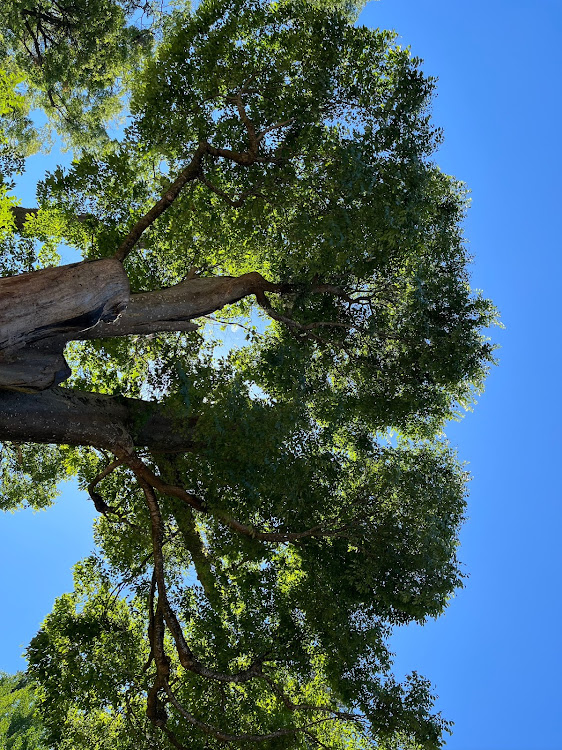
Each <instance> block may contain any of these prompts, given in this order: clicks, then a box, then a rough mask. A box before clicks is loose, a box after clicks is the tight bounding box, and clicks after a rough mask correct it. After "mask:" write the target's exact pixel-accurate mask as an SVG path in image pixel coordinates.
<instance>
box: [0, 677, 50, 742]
mask: <svg viewBox="0 0 562 750" xmlns="http://www.w3.org/2000/svg"><path fill="white" fill-rule="evenodd" d="M36 704H37V701H36V697H35V690H34V686H33V684H32V683H31V681H30V679H29V678H28V677H27V676H26V675H24V674H22V673H18V674H15V675H8V674H5V673H1V672H0V740H1V741H2V747H3V748H4V750H47V746H46V745H45V744H44V743H43V736H44V731H43V727H42V726H41V721H40V719H39V716H38V715H37V705H36Z"/></svg>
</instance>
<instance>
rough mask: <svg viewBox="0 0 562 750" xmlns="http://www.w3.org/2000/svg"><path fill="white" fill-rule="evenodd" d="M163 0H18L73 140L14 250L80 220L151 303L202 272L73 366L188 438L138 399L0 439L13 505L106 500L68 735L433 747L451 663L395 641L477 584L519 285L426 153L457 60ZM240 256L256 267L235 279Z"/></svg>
mask: <svg viewBox="0 0 562 750" xmlns="http://www.w3.org/2000/svg"><path fill="white" fill-rule="evenodd" d="M144 10H145V11H146V13H149V9H148V8H145V9H144ZM139 12H140V11H139V9H138V8H137V6H136V4H135V3H125V2H114V1H113V0H102V1H100V2H90V1H88V2H66V0H64V1H63V0H61V2H60V3H58V2H55V0H36V1H35V2H10V3H5V5H4V6H3V9H2V11H1V12H0V21H1V22H2V24H3V25H4V28H3V31H2V33H3V37H2V38H3V44H4V50H3V54H4V55H5V58H6V60H7V61H8V62H9V70H10V71H12V72H8V73H7V74H6V76H4V77H3V78H0V87H3V88H0V96H3V97H4V99H3V100H0V109H1V108H2V107H3V108H4V109H3V110H2V111H3V112H6V113H8V112H10V113H14V112H15V109H16V107H17V106H19V105H18V103H17V102H18V96H21V95H19V94H16V93H14V91H15V89H14V86H15V85H16V84H17V83H18V81H20V82H21V81H23V84H22V83H20V90H22V91H24V93H26V95H27V97H28V101H32V102H33V105H34V106H38V105H39V106H42V108H43V109H44V111H45V112H46V114H47V116H48V117H49V118H50V123H51V126H52V127H54V128H56V129H58V130H59V132H60V133H62V134H63V136H64V137H65V138H66V139H67V142H68V143H70V144H73V146H74V148H75V160H74V161H73V163H72V165H71V167H70V168H69V169H57V170H56V171H55V172H53V173H52V174H50V175H48V176H47V177H46V179H45V180H43V181H42V182H41V183H40V184H39V186H38V199H39V205H40V210H39V211H38V212H31V213H30V215H29V216H28V218H27V221H26V222H25V223H22V224H21V226H19V227H18V226H17V222H16V221H15V220H14V219H13V217H12V213H13V209H12V208H11V205H12V204H10V203H9V202H8V201H10V200H11V199H10V198H8V197H5V198H4V201H5V208H2V209H1V210H2V211H3V212H4V213H3V214H1V215H0V218H2V216H4V219H3V225H4V229H3V230H2V231H4V232H5V234H6V236H5V237H3V238H2V241H3V243H4V244H3V248H4V250H3V252H4V257H3V259H2V264H3V265H2V267H3V269H4V270H3V275H4V276H7V275H9V274H16V273H20V272H21V271H24V270H29V268H30V267H33V268H38V267H39V266H40V265H42V264H43V265H44V264H45V263H47V262H52V260H53V257H54V252H55V251H56V248H57V246H58V244H59V243H61V242H65V243H67V244H68V245H70V246H72V247H74V248H76V250H78V251H80V252H81V254H82V256H83V257H84V258H85V259H88V260H94V259H99V258H105V257H112V256H113V257H116V258H117V259H118V260H120V261H122V262H123V264H124V267H125V270H126V273H127V276H128V278H129V281H130V284H131V289H132V291H133V292H134V293H136V295H137V296H135V295H133V298H132V299H133V300H135V299H137V300H138V303H137V304H139V305H140V304H141V302H143V301H144V300H147V301H148V300H153V299H156V300H158V299H160V298H159V297H158V296H157V295H158V294H159V290H161V289H162V288H171V287H174V288H177V289H178V290H183V289H185V295H187V297H189V296H190V295H192V296H193V295H195V294H198V295H200V297H204V295H205V294H206V295H207V296H206V297H204V299H203V302H202V303H201V304H200V306H199V308H198V313H197V314H189V315H187V313H186V317H185V320H183V321H182V322H181V325H180V324H179V323H178V325H177V326H176V327H175V328H174V326H173V325H172V324H171V323H169V321H168V322H167V323H166V326H164V325H163V324H162V323H160V327H159V324H158V323H157V322H156V323H154V322H153V323H151V325H152V326H153V327H152V329H150V327H149V324H148V323H147V324H146V333H147V334H149V335H140V334H135V335H123V336H120V337H115V338H111V337H110V336H111V334H110V333H107V332H106V333H104V334H103V337H101V334H100V338H96V333H95V331H96V329H95V328H93V329H92V331H93V333H92V332H91V331H90V333H84V335H83V336H79V335H76V336H74V337H73V338H74V340H72V341H70V343H69V344H68V346H67V350H66V357H67V359H68V361H69V363H70V365H71V368H72V375H71V377H70V378H69V379H68V380H67V381H66V382H65V383H64V386H63V388H62V389H60V391H61V392H62V393H63V394H64V393H66V394H68V393H69V392H70V391H71V389H80V390H82V391H88V392H96V393H102V394H109V395H111V396H113V397H115V398H116V399H118V400H119V403H120V404H123V405H124V406H123V408H125V407H126V406H127V404H132V403H133V402H132V400H131V399H133V398H136V399H143V400H144V401H147V402H150V403H151V407H150V408H151V409H153V411H154V412H155V413H156V411H157V412H158V414H161V415H162V419H164V418H165V419H167V420H168V421H169V425H170V435H171V434H172V433H173V434H178V435H183V434H188V435H189V440H188V444H187V443H186V446H185V449H184V450H181V451H180V450H177V448H174V447H170V449H169V450H158V451H155V450H150V449H148V448H146V447H143V444H140V443H139V441H138V440H136V439H135V437H134V436H135V435H136V434H138V431H139V430H140V428H141V427H142V425H140V426H139V424H138V418H136V419H137V423H135V422H134V420H133V419H131V420H130V421H129V422H128V423H127V430H126V431H122V433H123V434H121V435H120V437H119V438H115V439H114V438H112V439H111V441H109V442H108V441H102V440H100V441H99V443H96V442H95V441H94V442H93V443H92V444H91V445H84V444H81V445H66V444H65V441H64V440H63V439H61V440H60V441H57V442H60V443H61V444H58V445H33V446H30V445H29V446H28V445H20V444H16V443H14V442H10V441H7V440H6V441H4V443H3V448H2V454H1V456H0V461H1V471H2V474H3V477H4V483H3V487H2V490H1V495H0V502H1V503H2V506H3V507H4V508H15V507H18V506H20V505H32V506H35V507H44V506H45V505H48V504H49V503H50V502H51V501H52V499H53V498H54V497H55V495H56V486H57V483H58V482H59V481H60V480H61V479H63V478H66V477H68V476H70V475H74V476H77V477H78V479H79V482H80V483H81V486H82V487H83V488H85V489H88V491H89V492H90V495H91V497H92V500H93V501H94V502H95V504H96V508H97V509H98V510H99V511H100V517H99V520H98V521H97V523H96V527H95V535H96V542H97V550H96V552H95V554H93V555H92V556H91V557H89V558H87V559H86V560H84V561H82V562H81V563H79V564H78V565H77V567H76V570H75V590H74V592H72V593H70V594H65V595H63V596H61V597H60V598H59V599H58V600H57V602H56V604H55V606H54V609H53V611H52V613H51V614H50V615H48V616H47V618H46V619H45V621H44V623H43V626H42V628H41V630H40V631H39V633H38V634H37V636H36V637H35V638H34V639H33V641H32V643H31V645H30V646H29V649H28V657H29V662H30V671H31V674H32V675H33V677H34V679H35V680H36V681H37V682H38V684H39V686H40V688H39V695H40V700H41V706H42V712H43V719H44V723H45V727H46V731H47V732H48V742H49V743H50V746H52V747H56V748H60V749H62V748H65V749H68V750H70V748H72V749H73V750H77V749H78V748H96V749H98V750H102V749H104V750H105V748H107V750H109V748H111V749H112V750H114V749H117V750H121V749H123V750H124V749H125V748H131V749H132V748H135V750H144V748H146V749H147V750H148V748H172V747H175V748H188V747H189V748H190V750H204V749H207V750H208V749H210V748H218V747H222V746H223V745H224V744H225V743H226V744H229V743H230V744H234V745H235V746H239V747H253V746H256V747H261V748H272V749H273V748H294V749H295V750H300V749H302V750H304V749H305V748H333V749H334V750H337V749H338V748H341V750H344V748H345V749H346V750H349V749H350V748H356V749H357V750H360V749H361V750H367V748H379V749H380V750H383V749H384V750H391V748H392V749H395V750H399V749H402V750H407V749H408V750H413V749H414V748H426V749H427V750H429V749H430V748H438V747H440V746H441V744H442V741H443V740H442V734H443V731H444V730H446V729H447V727H448V724H447V722H445V721H444V720H443V719H442V718H441V717H440V715H438V714H436V713H435V711H434V707H433V706H434V698H433V696H432V694H431V690H430V686H429V685H428V683H427V681H425V680H424V679H423V678H421V677H420V676H418V675H416V674H415V673H414V674H412V675H411V676H410V677H409V678H408V679H407V681H406V682H405V683H404V684H400V683H398V682H397V681H396V680H395V678H394V677H393V675H392V669H391V667H392V661H391V654H390V653H389V651H388V647H387V645H386V642H387V638H388V636H389V634H390V632H391V628H392V626H394V625H397V624H405V623H408V622H420V623H423V622H424V621H425V620H426V619H427V618H428V617H435V616H437V615H439V614H440V613H441V612H442V611H443V609H444V608H445V607H446V605H447V602H448V601H449V599H450V598H451V596H452V595H453V592H454V591H455V589H456V588H457V587H458V586H460V585H461V583H462V574H461V572H460V568H459V563H458V560H457V556H456V548H457V535H458V530H459V526H460V524H461V522H462V520H463V513H464V507H465V485H466V479H467V477H466V474H465V472H464V470H463V468H462V466H461V465H460V464H459V462H458V460H457V458H456V456H455V454H454V451H452V450H451V448H450V447H449V446H448V444H447V443H446V441H445V439H444V437H443V428H444V425H445V424H446V422H447V421H448V420H450V419H451V418H453V417H457V416H458V415H459V414H460V413H461V412H462V411H463V410H464V409H466V408H467V407H469V406H470V404H471V403H472V402H473V400H474V397H475V395H476V394H477V393H478V392H479V390H480V389H481V387H482V383H483V379H484V376H485V374H486V371H487V367H488V366H489V364H490V362H491V361H492V348H491V346H490V344H489V343H488V342H487V340H486V339H485V338H484V336H483V329H485V328H486V327H487V326H488V325H489V324H490V323H491V322H492V321H493V317H494V311H493V308H492V306H491V304H490V303H489V301H487V300H485V299H483V298H482V297H481V296H480V295H479V294H478V293H475V292H474V291H472V290H471V289H470V286H469V278H468V272H467V263H468V260H469V259H468V257H467V253H466V249H465V246H464V244H463V238H462V232H461V223H462V219H463V215H464V211H465V207H466V197H465V192H464V188H463V186H462V184H461V183H459V182H458V181H456V180H454V179H453V178H451V177H448V176H447V175H444V174H443V173H442V172H441V171H440V170H439V168H438V167H437V166H436V165H435V163H434V162H433V160H432V159H433V156H432V155H433V153H434V151H435V149H436V146H437V145H438V143H439V140H440V133H439V131H438V130H436V129H435V128H434V126H433V125H432V123H431V121H430V117H429V112H428V105H429V103H430V99H431V96H432V94H433V91H434V81H433V80H432V79H429V78H427V77H425V76H424V75H423V73H422V72H421V70H420V61H419V60H417V59H416V58H413V57H412V56H411V54H410V52H409V51H408V50H406V49H403V48H401V47H399V46H398V45H397V44H396V41H395V38H394V36H393V34H392V33H390V32H385V31H373V30H371V29H367V28H365V27H362V26H360V25H357V24H355V23H354V14H353V9H352V8H351V7H344V6H342V5H340V4H337V3H330V4H328V3H320V2H307V1H306V0H281V1H280V2H275V3H270V2H267V1H266V0H203V2H202V3H201V4H200V5H199V6H198V7H197V9H196V10H194V11H190V10H187V9H186V8H184V7H183V6H179V5H178V6H175V7H174V8H173V9H170V10H169V11H168V13H167V14H166V15H164V16H161V15H159V14H156V13H150V14H149V15H150V24H151V25H150V28H149V29H148V28H143V27H142V24H141V23H140V22H139V18H141V17H143V16H142V13H141V15H139ZM135 13H136V15H135ZM30 61H31V62H30ZM18 76H19V78H18ZM21 86H23V88H21ZM125 93H126V97H125V98H124V96H125ZM2 102H5V104H3V103H2ZM21 106H22V107H23V104H22V105H21ZM122 106H127V107H128V119H127V125H126V127H125V128H124V129H123V130H121V131H120V133H119V137H118V138H114V139H113V140H112V139H111V138H110V137H109V136H108V135H107V133H108V132H111V131H108V130H107V126H108V118H109V117H110V115H112V114H113V113H115V112H117V110H118V109H119V107H122ZM24 114H25V112H24V111H23V109H22V114H21V117H20V125H19V126H18V127H17V128H16V127H15V126H14V128H12V131H10V132H11V133H12V134H11V135H10V136H8V135H6V136H5V140H6V139H7V138H8V137H11V138H13V139H15V140H14V145H13V147H12V151H13V152H14V153H15V149H16V146H17V142H18V137H19V143H20V150H21V151H22V153H24V152H26V148H27V149H28V146H27V145H26V144H28V143H29V137H28V136H26V135H25V134H26V132H27V131H26V128H28V125H27V124H21V123H22V122H23V120H21V118H23V116H24ZM18 134H19V136H18ZM26 138H27V140H26ZM28 150H29V149H28ZM18 168H21V165H20V164H19V163H18V164H16V165H14V167H13V169H14V170H17V169H18ZM8 190H9V188H8V187H7V188H6V191H8ZM5 195H6V196H7V195H8V192H6V193H5ZM3 205H4V204H3ZM18 230H19V231H18ZM22 243H27V244H25V248H26V254H22V251H21V248H22V246H23V245H22ZM41 243H43V245H41ZM18 253H19V255H18ZM34 253H39V255H35V256H34ZM26 264H27V265H26ZM244 274H248V276H247V277H246V276H244ZM219 279H222V280H226V281H227V282H228V283H230V281H229V279H232V280H235V279H248V280H249V281H248V284H249V286H248V291H246V292H244V293H240V294H239V295H234V294H231V296H230V297H229V298H228V300H227V299H226V296H225V297H224V299H222V301H221V300H220V299H219V300H218V301H217V299H218V298H217V297H216V296H215V297H212V298H211V295H210V292H207V291H205V290H208V289H211V288H213V289H214V288H215V287H214V286H213V285H214V284H215V282H218V280H219ZM250 281H251V284H250ZM232 283H234V281H232ZM221 289H222V287H221ZM190 290H195V291H193V292H192V291H190ZM150 293H152V295H151V294H150ZM217 294H218V293H217ZM197 299H199V297H197ZM225 300H226V301H225ZM147 304H148V302H147ZM191 318H196V320H197V323H198V327H195V326H193V325H191V324H189V320H190V319H191ZM162 319H163V318H162ZM186 323H188V324H187V325H185V324H186ZM228 327H231V328H232V329H234V327H238V332H237V333H227V339H226V341H227V345H226V346H223V345H222V344H221V342H220V340H219V338H218V336H220V335H221V334H220V330H221V329H222V330H224V329H225V328H227V329H228ZM84 398H85V397H84ZM135 403H137V402H135ZM131 408H132V407H131ZM61 419H62V417H61ZM0 437H2V436H1V435H0ZM108 440H109V439H108ZM170 445H172V444H171V443H170ZM32 488H33V489H32ZM14 747H15V746H14ZM22 747H26V745H23V746H22Z"/></svg>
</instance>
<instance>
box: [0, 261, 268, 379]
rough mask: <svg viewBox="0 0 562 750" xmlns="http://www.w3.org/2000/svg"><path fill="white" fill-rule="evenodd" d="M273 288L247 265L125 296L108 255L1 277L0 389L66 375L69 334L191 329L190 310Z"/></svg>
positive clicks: (206, 309) (194, 314) (122, 277)
mask: <svg viewBox="0 0 562 750" xmlns="http://www.w3.org/2000/svg"><path fill="white" fill-rule="evenodd" d="M271 289H275V286H274V285H272V284H269V283H268V282H267V281H265V279H264V278H263V277H262V276H261V275H260V274H259V273H247V274H244V275H243V276H239V277H229V276H226V277H218V278H192V279H186V280H185V281H183V282H181V283H179V284H177V285H176V286H173V287H170V288H168V289H161V290H158V291H154V292H145V293H141V294H133V295H131V296H130V295H129V283H128V280H127V277H126V274H125V272H124V271H123V267H122V264H121V263H120V262H119V261H117V260H115V259H113V258H106V259H103V260H98V261H92V262H85V263H74V264H72V265H68V266H60V267H58V268H48V269H44V270H41V271H35V272H33V273H28V274H22V275H20V276H13V277H8V278H4V279H0V389H2V388H4V389H12V390H19V391H26V392H30V393H32V392H36V391H42V390H45V389H47V388H51V387H53V386H56V385H58V384H60V383H61V382H63V381H64V380H66V378H68V376H69V375H70V369H69V368H68V365H67V364H66V361H65V359H64V356H63V352H64V347H65V346H66V344H67V343H68V342H69V341H75V340H87V339H96V338H108V337H115V336H127V335H132V334H136V335H146V334H151V333H158V332H163V331H189V330H193V329H195V328H196V327H197V326H196V325H195V324H194V323H192V322H191V321H192V320H193V319H194V318H198V317H201V316H202V315H207V314H209V313H211V312H215V311H216V310H220V309H221V308H222V307H224V306H225V305H228V304H232V303H233V302H237V301H238V300H240V299H242V298H243V297H246V296H248V295H250V294H259V293H263V291H267V290H271Z"/></svg>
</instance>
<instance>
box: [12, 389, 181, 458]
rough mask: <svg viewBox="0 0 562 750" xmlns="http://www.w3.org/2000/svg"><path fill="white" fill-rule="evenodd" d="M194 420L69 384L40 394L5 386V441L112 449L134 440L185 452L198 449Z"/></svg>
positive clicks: (152, 447) (153, 448)
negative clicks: (75, 388)
mask: <svg viewBox="0 0 562 750" xmlns="http://www.w3.org/2000/svg"><path fill="white" fill-rule="evenodd" d="M194 423H195V420H194V419H193V418H187V417H185V416H183V415H182V416H178V415H176V416H174V415H172V414H170V413H169V412H168V411H166V409H165V408H163V407H162V406H159V405H158V404H156V403H153V402H150V401H142V400H140V399H133V398H124V397H122V396H117V397H112V396H105V395H100V394H95V393H87V392H81V391H72V390H70V389H64V388H53V389H51V390H47V391H43V392H41V393H18V392H15V391H2V390H0V440H13V441H15V442H22V443H25V442H28V443H56V444H59V445H61V444H62V445H91V446H95V447H98V448H106V449H107V450H112V449H113V446H114V445H115V443H116V442H119V443H123V442H124V441H126V442H128V441H129V440H131V439H132V441H133V443H134V444H135V445H137V446H139V447H140V446H142V447H144V448H147V449H148V450H150V451H154V452H163V453H171V452H174V451H181V452H185V451H188V450H192V449H193V432H192V431H193V427H194ZM129 436H130V437H129Z"/></svg>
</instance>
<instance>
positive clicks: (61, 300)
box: [0, 258, 130, 391]
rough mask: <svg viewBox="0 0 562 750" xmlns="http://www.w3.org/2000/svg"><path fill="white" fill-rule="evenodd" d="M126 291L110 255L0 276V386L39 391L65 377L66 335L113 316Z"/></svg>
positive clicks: (122, 305)
mask: <svg viewBox="0 0 562 750" xmlns="http://www.w3.org/2000/svg"><path fill="white" fill-rule="evenodd" d="M129 297H130V295H129V280H128V279H127V275H126V274H125V271H124V270H123V266H122V264H121V263H119V261H116V260H114V259H113V258H104V259H103V260H97V261H93V262H84V263H73V264H71V265H68V266H59V267H57V268H45V269H43V270H41V271H34V272H33V273H24V274H21V275H19V276H9V277H6V278H3V279H0V388H12V389H17V390H30V391H37V390H44V389H45V388H50V387H51V386H53V385H57V384H58V383H60V382H62V381H63V380H65V379H66V378H67V377H68V376H69V374H70V370H69V369H68V366H67V364H66V362H65V360H64V357H63V350H64V346H65V343H66V341H67V340H68V339H69V338H73V337H74V336H76V335H79V334H80V333H81V332H82V331H85V330H88V328H91V327H92V326H94V325H96V323H98V322H99V321H105V322H109V321H112V320H115V318H117V317H118V315H119V314H120V313H121V312H122V311H123V310H124V309H125V308H126V307H127V304H128V302H129Z"/></svg>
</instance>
